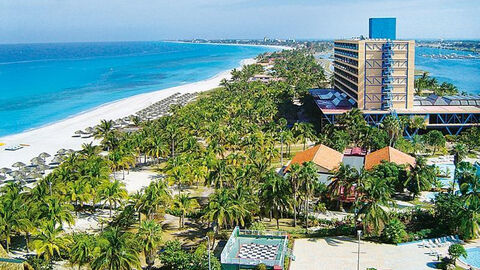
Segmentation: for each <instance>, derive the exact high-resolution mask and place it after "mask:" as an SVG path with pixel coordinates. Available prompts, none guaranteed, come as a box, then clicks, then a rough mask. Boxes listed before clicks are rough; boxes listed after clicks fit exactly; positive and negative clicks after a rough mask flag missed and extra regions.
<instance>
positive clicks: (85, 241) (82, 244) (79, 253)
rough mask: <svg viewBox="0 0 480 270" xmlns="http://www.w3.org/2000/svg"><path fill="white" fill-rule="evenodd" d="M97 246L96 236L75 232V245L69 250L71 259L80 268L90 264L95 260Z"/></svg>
mask: <svg viewBox="0 0 480 270" xmlns="http://www.w3.org/2000/svg"><path fill="white" fill-rule="evenodd" d="M94 248H95V242H94V238H93V237H92V236H90V235H88V234H83V233H82V234H74V235H73V245H72V247H71V248H70V251H69V255H70V256H69V261H70V262H71V263H72V264H77V265H78V270H80V269H81V267H82V266H83V265H86V264H89V263H90V262H91V261H92V260H93V252H94Z"/></svg>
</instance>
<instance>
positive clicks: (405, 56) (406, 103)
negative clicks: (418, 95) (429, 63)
mask: <svg viewBox="0 0 480 270" xmlns="http://www.w3.org/2000/svg"><path fill="white" fill-rule="evenodd" d="M369 28H370V29H369V30H370V31H369V38H368V39H366V38H358V39H357V38H356V39H347V40H336V41H335V46H334V62H333V65H334V74H335V76H334V77H335V83H334V88H335V89H336V90H340V91H341V92H343V93H345V94H346V95H348V96H349V97H350V98H352V99H353V100H354V101H355V102H356V103H357V104H356V105H357V107H358V108H360V109H363V110H391V109H409V108H412V106H413V95H414V71H415V64H414V61H415V41H413V40H396V20H395V18H372V19H370V24H369Z"/></svg>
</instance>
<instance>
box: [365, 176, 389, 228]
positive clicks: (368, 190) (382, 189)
mask: <svg viewBox="0 0 480 270" xmlns="http://www.w3.org/2000/svg"><path fill="white" fill-rule="evenodd" d="M361 184H362V185H361V186H360V187H359V193H360V194H361V196H360V202H359V203H360V204H361V207H360V210H359V212H358V214H357V217H358V218H360V219H361V220H362V222H363V227H364V231H365V232H366V233H367V234H373V235H379V234H380V232H381V230H382V229H383V227H384V225H385V224H386V222H387V221H388V220H389V215H388V213H387V212H386V210H384V207H389V205H390V203H391V202H392V199H391V194H392V192H393V191H392V189H391V187H390V186H389V185H388V183H387V179H385V178H377V177H374V176H368V177H366V179H364V181H363V182H362V183H361Z"/></svg>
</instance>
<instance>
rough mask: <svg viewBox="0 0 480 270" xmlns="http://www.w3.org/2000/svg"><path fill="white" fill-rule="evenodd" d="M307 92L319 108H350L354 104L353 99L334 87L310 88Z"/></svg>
mask: <svg viewBox="0 0 480 270" xmlns="http://www.w3.org/2000/svg"><path fill="white" fill-rule="evenodd" d="M309 93H310V95H312V97H313V99H314V100H315V103H316V104H317V106H318V107H319V108H325V109H336V108H342V109H351V108H353V107H354V105H355V104H356V102H355V100H353V99H351V98H350V97H348V96H347V95H346V94H345V93H342V92H340V91H337V90H334V89H310V90H309Z"/></svg>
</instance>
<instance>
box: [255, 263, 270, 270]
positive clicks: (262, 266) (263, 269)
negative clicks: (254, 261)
mask: <svg viewBox="0 0 480 270" xmlns="http://www.w3.org/2000/svg"><path fill="white" fill-rule="evenodd" d="M255 270H267V266H266V265H265V264H263V263H261V264H259V265H257V267H255Z"/></svg>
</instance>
